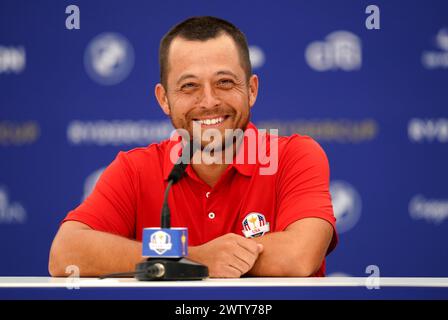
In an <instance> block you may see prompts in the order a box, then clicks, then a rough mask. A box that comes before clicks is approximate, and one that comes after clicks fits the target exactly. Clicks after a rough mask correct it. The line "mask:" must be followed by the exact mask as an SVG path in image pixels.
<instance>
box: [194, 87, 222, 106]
mask: <svg viewBox="0 0 448 320" xmlns="http://www.w3.org/2000/svg"><path fill="white" fill-rule="evenodd" d="M220 103H221V100H220V99H219V97H218V95H217V93H216V91H215V90H214V88H213V87H212V86H211V85H210V84H205V85H204V87H203V90H202V96H201V98H200V101H199V106H200V107H202V108H207V109H209V108H214V107H216V106H218V105H219V104H220Z"/></svg>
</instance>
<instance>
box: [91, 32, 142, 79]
mask: <svg viewBox="0 0 448 320" xmlns="http://www.w3.org/2000/svg"><path fill="white" fill-rule="evenodd" d="M84 64H85V66H86V70H87V73H88V74H89V76H90V77H91V78H92V79H93V80H94V81H96V82H98V83H100V84H103V85H114V84H117V83H120V82H121V81H123V80H124V79H126V77H127V76H128V75H129V73H130V72H131V70H132V68H133V66H134V49H133V47H132V45H131V44H130V43H129V41H128V40H127V39H126V38H125V37H123V36H122V35H120V34H117V33H102V34H100V35H98V36H96V37H95V38H94V39H93V40H92V41H91V42H90V43H89V45H88V46H87V48H86V52H85V54H84Z"/></svg>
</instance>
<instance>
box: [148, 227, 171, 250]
mask: <svg viewBox="0 0 448 320" xmlns="http://www.w3.org/2000/svg"><path fill="white" fill-rule="evenodd" d="M172 247H173V244H172V243H171V236H170V235H169V234H168V233H166V232H164V231H157V232H154V233H153V234H152V235H151V240H150V242H149V249H151V250H153V251H155V252H157V253H158V254H164V253H165V252H166V251H168V250H171V248H172Z"/></svg>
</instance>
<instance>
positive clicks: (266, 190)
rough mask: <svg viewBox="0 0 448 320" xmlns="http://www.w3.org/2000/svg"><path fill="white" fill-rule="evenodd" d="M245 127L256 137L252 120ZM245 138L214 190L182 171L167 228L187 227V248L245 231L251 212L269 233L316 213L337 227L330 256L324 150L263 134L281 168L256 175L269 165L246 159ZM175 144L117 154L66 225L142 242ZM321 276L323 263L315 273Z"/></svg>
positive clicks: (156, 223) (155, 216)
mask: <svg viewBox="0 0 448 320" xmlns="http://www.w3.org/2000/svg"><path fill="white" fill-rule="evenodd" d="M248 129H252V130H253V132H255V133H256V135H257V137H258V136H259V132H258V130H257V129H256V127H255V126H254V125H253V124H252V123H250V124H249V125H248ZM246 138H248V137H247V135H246V133H245V140H244V146H245V148H241V149H240V150H244V152H245V156H246V158H245V160H246V161H245V162H244V163H234V164H230V165H229V166H228V167H227V168H226V170H225V172H224V173H223V174H222V176H221V177H220V179H219V181H218V182H217V183H216V185H215V186H214V187H213V188H211V187H210V186H209V185H207V184H206V183H205V182H203V181H202V180H201V179H200V178H199V177H198V176H197V175H196V173H195V172H194V170H193V169H192V167H191V166H190V165H188V166H187V169H186V174H185V175H184V177H183V178H182V179H181V180H180V181H179V182H178V183H176V184H175V185H173V187H172V189H171V192H170V195H169V199H168V200H169V206H170V209H171V226H172V227H187V228H188V242H189V245H191V246H196V245H200V244H203V243H205V242H208V241H210V240H212V239H214V238H216V237H219V236H222V235H224V234H226V233H230V232H232V233H236V234H239V235H243V229H244V226H243V221H244V219H245V218H246V217H247V216H248V215H249V214H250V213H259V214H261V215H263V216H264V219H265V221H264V222H265V223H269V227H270V232H277V231H282V230H284V229H285V228H286V227H287V226H288V225H289V224H291V223H293V222H294V221H297V220H300V219H303V218H308V217H317V218H321V219H324V220H326V221H328V222H329V223H330V224H331V225H332V226H333V228H334V230H335V231H334V235H333V239H332V241H331V245H330V247H329V249H328V252H327V254H328V253H330V252H331V251H332V250H333V249H334V247H335V246H336V244H337V241H338V237H337V234H336V229H335V217H334V215H333V208H332V204H331V198H330V193H329V166H328V160H327V157H326V155H325V152H324V151H323V150H322V148H321V147H320V146H319V145H318V144H317V143H316V142H315V141H314V140H312V139H311V138H309V137H306V136H300V135H297V134H294V135H292V136H289V137H284V136H272V135H269V134H267V135H265V136H264V139H265V140H264V141H266V143H265V145H266V146H267V149H268V150H271V149H272V148H270V146H271V145H272V142H273V141H275V142H276V143H277V145H278V168H277V170H276V171H275V172H273V174H265V173H266V171H265V172H264V174H261V172H262V170H261V169H262V168H265V169H266V168H267V167H269V165H268V164H265V163H266V159H265V160H263V159H262V160H260V158H258V157H257V159H256V161H255V163H254V161H252V160H251V161H249V159H250V158H248V157H247V155H248V153H249V151H250V150H251V149H250V147H248V146H247V141H248V139H246ZM177 143H178V142H175V141H170V140H165V141H163V142H161V143H159V144H151V145H149V146H147V147H144V148H136V149H133V150H131V151H128V152H120V153H119V154H118V156H117V157H116V159H115V160H114V161H113V162H112V163H111V164H110V165H109V166H108V167H107V169H106V170H105V171H104V173H103V174H102V175H101V177H100V179H99V180H98V182H97V184H96V186H95V189H94V190H93V192H92V194H91V195H90V196H89V197H88V198H87V199H86V200H85V201H84V202H83V203H82V204H81V205H80V206H78V207H77V208H76V209H75V210H73V211H71V212H70V213H69V214H68V215H67V217H66V218H65V219H64V222H65V221H69V220H74V221H79V222H82V223H84V224H86V225H88V226H90V227H91V228H93V229H95V230H100V231H104V232H109V233H113V234H117V235H120V236H123V237H126V238H129V239H136V240H138V241H141V238H142V229H143V228H147V227H160V211H161V208H162V201H163V195H164V190H165V187H166V186H167V177H168V175H169V173H170V171H171V169H172V167H173V163H172V162H171V160H170V151H171V149H172V148H173V147H174V146H175V145H176V144H177ZM178 146H179V145H177V147H178ZM272 150H275V149H272ZM241 152H243V151H241ZM252 159H253V158H252ZM272 159H273V158H272ZM271 168H272V167H271ZM246 230H247V229H246ZM324 275H325V261H324V262H323V264H322V266H321V268H320V270H319V271H318V272H317V273H316V274H315V276H324Z"/></svg>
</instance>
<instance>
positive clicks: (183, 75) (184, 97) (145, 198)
mask: <svg viewBox="0 0 448 320" xmlns="http://www.w3.org/2000/svg"><path fill="white" fill-rule="evenodd" d="M159 58H160V60H159V62H160V71H161V72H160V74H161V81H160V83H159V84H157V85H156V87H155V95H156V97H157V100H158V102H159V104H160V106H161V108H162V110H163V111H164V113H165V114H167V115H168V116H169V117H170V119H171V121H172V124H173V126H174V127H175V128H176V129H179V130H183V131H184V132H186V133H187V134H190V135H191V136H193V137H194V134H195V132H194V128H196V129H197V128H198V127H199V128H200V129H201V131H204V132H207V130H210V129H213V132H214V133H218V134H221V137H223V138H222V139H215V140H212V142H210V139H208V140H207V138H205V137H204V136H203V135H202V136H200V137H199V141H198V142H199V143H200V145H201V148H202V149H203V150H202V152H204V153H205V150H209V149H210V148H209V146H210V145H212V146H213V150H214V151H215V152H214V153H213V157H214V158H215V159H216V157H217V158H218V159H224V153H225V151H226V150H232V155H235V156H234V157H231V158H230V159H232V161H230V163H229V162H227V161H221V162H220V161H215V162H210V161H194V159H195V157H193V161H192V163H190V164H189V165H188V166H187V168H186V172H185V174H184V177H183V178H182V179H181V180H180V181H179V182H178V183H176V184H175V185H173V187H172V189H171V193H170V195H169V205H170V208H171V215H172V216H171V225H172V227H187V228H188V233H189V239H188V240H189V243H188V245H189V247H188V251H189V256H188V257H189V259H191V260H193V261H197V262H199V263H202V264H204V265H206V266H208V268H209V273H210V276H211V277H240V276H242V275H253V276H296V277H304V276H324V275H325V256H326V255H327V254H328V253H329V252H331V251H332V250H333V249H334V247H335V246H336V244H337V234H336V229H335V218H334V215H333V209H332V205H331V198H330V194H329V166H328V160H327V158H326V155H325V153H324V151H323V150H322V149H321V148H320V146H319V145H318V144H317V143H316V142H315V141H314V140H312V139H311V138H309V137H304V136H299V135H292V136H290V137H283V136H277V135H272V134H265V133H264V132H262V131H261V130H260V131H259V130H257V128H256V127H255V126H254V125H253V124H252V123H251V122H250V110H251V108H252V106H253V105H254V103H255V100H256V97H257V93H258V78H257V76H256V75H253V74H252V70H251V66H250V60H249V53H248V47H247V42H246V39H245V37H244V35H243V34H242V33H241V31H239V30H238V29H237V28H236V27H235V26H233V25H232V24H230V23H229V22H227V21H224V20H221V19H217V18H213V17H195V18H190V19H187V20H185V21H184V22H182V23H180V24H178V25H176V26H175V27H173V28H172V29H171V30H170V31H169V32H168V33H167V34H166V35H165V36H164V38H163V39H162V41H161V45H160V51H159ZM229 130H234V131H235V130H236V131H238V130H240V132H243V133H244V134H243V135H242V139H241V140H238V139H230V140H229V139H227V138H226V137H227V136H226V134H227V132H228V131H229ZM209 132H210V131H209ZM230 132H232V131H230ZM229 141H230V143H229ZM238 141H239V142H238ZM254 143H255V144H256V145H257V147H256V148H251V147H252V146H253V144H254ZM178 146H179V143H178V142H177V141H173V140H166V141H162V142H161V143H159V144H152V145H150V146H148V147H144V148H137V149H134V150H131V151H128V152H120V153H119V154H118V156H117V158H116V159H115V160H114V161H113V162H112V163H111V164H110V165H109V167H108V168H107V169H106V170H105V172H104V173H103V174H102V176H101V178H100V179H99V181H98V182H97V184H96V186H95V189H94V191H93V192H92V194H91V195H90V196H89V197H88V198H87V199H86V200H85V201H84V202H83V203H82V204H81V205H80V206H79V207H77V208H76V209H75V210H73V211H71V212H70V213H69V214H68V215H67V217H66V218H65V219H64V221H63V223H62V224H61V227H60V229H59V231H58V234H57V235H56V237H55V239H54V241H53V245H52V248H51V252H50V260H49V271H50V274H51V275H53V276H65V268H66V266H68V265H77V266H78V267H79V269H80V274H81V276H98V275H102V274H107V273H112V272H123V271H133V270H134V269H135V265H136V263H138V262H140V261H142V257H141V252H142V244H141V237H142V229H143V228H146V227H159V226H160V209H161V207H162V201H163V193H164V190H165V188H166V185H167V178H168V174H169V173H170V171H171V169H172V168H173V161H175V159H173V154H176V150H178V148H177V147H178ZM260 146H264V147H263V148H261V147H260ZM176 148H177V149H176ZM261 149H263V150H264V151H266V152H264V153H260V152H259V151H260V150H261ZM254 150H255V151H254ZM198 152H199V155H200V154H201V150H199V151H198ZM195 155H198V153H195ZM208 156H210V153H208ZM240 156H241V157H240ZM252 156H255V157H252ZM199 159H202V158H201V157H199ZM236 159H243V161H236ZM251 159H252V160H251ZM253 159H255V161H254V160H253ZM266 160H268V161H266Z"/></svg>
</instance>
